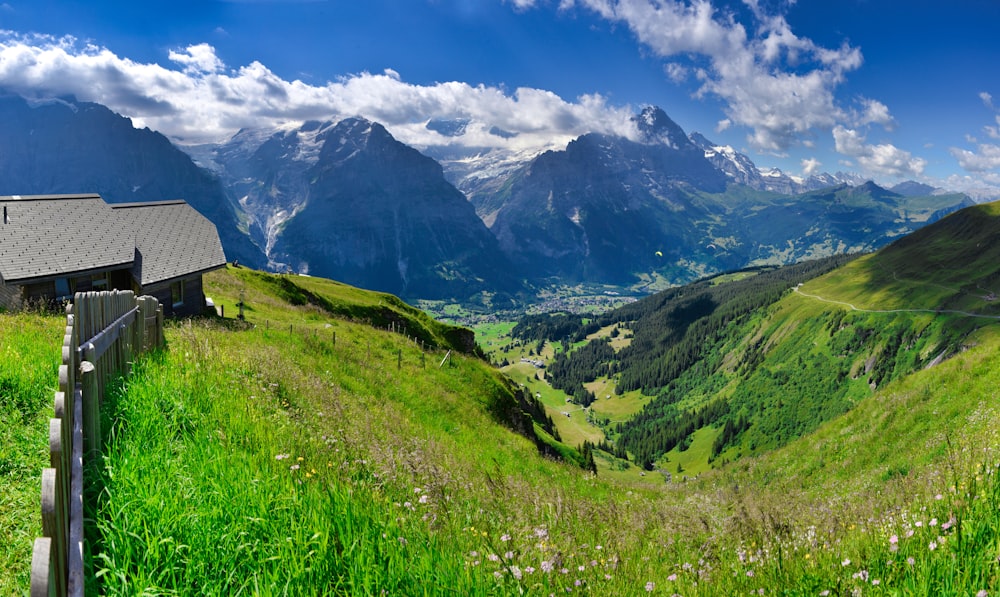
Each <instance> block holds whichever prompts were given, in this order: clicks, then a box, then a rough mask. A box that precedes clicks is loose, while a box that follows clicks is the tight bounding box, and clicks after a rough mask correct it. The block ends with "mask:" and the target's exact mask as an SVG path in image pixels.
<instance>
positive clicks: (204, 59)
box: [168, 44, 223, 74]
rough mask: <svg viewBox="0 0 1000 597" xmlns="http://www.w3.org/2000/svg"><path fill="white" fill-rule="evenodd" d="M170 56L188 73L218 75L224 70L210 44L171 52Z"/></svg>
mask: <svg viewBox="0 0 1000 597" xmlns="http://www.w3.org/2000/svg"><path fill="white" fill-rule="evenodd" d="M168 56H169V58H170V59H171V60H173V61H174V62H176V63H177V64H181V65H183V66H184V72H186V73H191V74H196V73H217V72H219V71H220V70H222V68H223V64H222V61H221V60H219V58H218V57H217V56H216V55H215V48H213V47H212V46H210V45H208V44H198V45H195V46H188V47H187V48H186V49H184V50H181V51H175V50H171V51H170V54H169V55H168Z"/></svg>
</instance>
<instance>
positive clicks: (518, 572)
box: [510, 566, 521, 580]
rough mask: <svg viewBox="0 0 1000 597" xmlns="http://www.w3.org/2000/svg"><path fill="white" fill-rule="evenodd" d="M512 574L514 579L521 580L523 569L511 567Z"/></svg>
mask: <svg viewBox="0 0 1000 597" xmlns="http://www.w3.org/2000/svg"><path fill="white" fill-rule="evenodd" d="M510 573H511V574H512V575H513V576H514V578H516V579H517V580H521V569H520V568H518V567H517V566H511V567H510Z"/></svg>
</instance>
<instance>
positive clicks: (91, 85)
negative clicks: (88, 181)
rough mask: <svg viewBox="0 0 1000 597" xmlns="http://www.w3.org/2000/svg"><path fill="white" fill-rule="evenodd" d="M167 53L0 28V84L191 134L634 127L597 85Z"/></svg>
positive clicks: (413, 139)
mask: <svg viewBox="0 0 1000 597" xmlns="http://www.w3.org/2000/svg"><path fill="white" fill-rule="evenodd" d="M168 58H169V60H170V61H171V62H172V63H173V64H168V66H163V65H160V64H143V63H138V62H134V61H132V60H129V59H128V58H123V57H120V56H117V55H115V54H114V53H113V52H111V51H109V50H108V49H106V48H102V47H98V46H95V45H93V44H86V43H81V42H79V41H78V40H76V39H74V38H72V37H62V38H55V37H50V36H40V35H31V36H23V35H17V34H13V33H10V32H8V33H0V86H2V87H4V88H6V89H8V90H10V91H14V92H18V93H22V94H24V95H27V96H44V95H50V96H51V95H74V96H76V97H77V98H78V99H80V100H83V101H94V102H98V103H101V104H104V105H106V106H108V107H110V108H112V109H113V110H115V111H117V112H120V113H121V114H124V115H126V116H129V117H131V118H132V119H133V122H134V123H135V124H136V125H137V126H140V127H141V126H149V127H150V128H153V129H155V130H158V131H161V132H163V133H164V134H166V135H168V136H171V137H173V138H175V139H178V140H181V141H184V142H192V143H193V142H208V141H220V140H224V139H226V138H228V137H229V136H231V135H232V134H233V133H235V132H236V131H237V130H239V129H240V128H244V127H263V126H280V125H283V124H286V123H289V122H295V121H302V120H307V119H317V120H325V119H334V120H336V119H340V118H343V117H347V116H357V115H360V116H364V117H366V118H369V119H372V120H376V121H378V122H380V123H382V124H383V125H385V126H386V127H387V128H388V129H389V130H390V131H391V132H392V133H393V135H395V136H396V137H397V138H399V139H400V140H401V141H403V142H405V143H409V144H411V145H415V146H417V147H421V146H428V145H436V144H446V143H454V142H461V143H465V144H472V145H477V146H482V147H494V146H504V147H507V148H510V149H515V150H519V149H530V148H536V149H541V148H548V147H553V146H558V145H559V144H562V145H565V143H566V142H568V141H569V140H571V139H572V138H574V137H576V136H579V135H581V134H584V133H587V132H591V131H596V132H604V133H612V134H622V135H626V136H632V135H634V134H635V129H634V125H633V124H632V122H631V116H632V110H631V109H630V108H628V107H624V108H621V107H614V106H611V105H609V104H608V103H607V101H606V100H605V99H604V98H603V97H602V96H600V95H584V96H581V97H579V98H576V99H575V100H574V101H566V100H564V99H562V98H560V97H559V96H557V95H555V94H553V93H551V92H549V91H545V90H539V89H531V88H519V89H516V90H514V91H513V92H508V91H506V90H503V89H500V88H497V87H490V86H485V85H470V84H468V83H462V82H444V83H437V84H434V85H414V84H410V83H407V82H405V81H404V80H403V78H402V76H401V75H400V73H398V72H396V71H394V70H391V69H387V70H386V71H385V72H383V73H377V74H372V73H360V74H353V75H348V76H344V77H342V78H340V79H338V80H336V81H331V82H327V83H324V84H321V85H311V84H307V83H304V82H302V81H300V80H295V81H287V80H284V79H282V78H281V77H279V76H278V75H276V74H275V73H274V72H272V71H271V70H269V69H268V68H267V67H266V66H265V65H263V64H261V63H260V62H256V61H255V62H252V63H250V64H248V65H245V66H240V67H237V68H229V67H227V66H226V65H225V64H223V62H222V61H221V60H220V59H219V58H218V56H217V55H216V53H215V49H214V48H213V47H212V46H211V45H209V44H198V45H193V46H189V47H187V48H183V49H176V50H173V51H171V52H169V54H168ZM440 118H461V119H467V120H469V121H470V126H469V127H467V134H466V135H465V136H464V137H463V138H462V139H460V140H458V141H456V140H455V139H446V138H444V137H442V136H441V135H440V134H438V133H436V132H434V131H431V130H429V129H427V128H426V126H425V125H426V123H427V122H428V121H429V120H431V119H440ZM491 129H493V130H496V129H502V130H504V131H508V132H509V133H510V134H509V135H506V136H498V135H495V134H491V133H490V132H489V131H490V130H491Z"/></svg>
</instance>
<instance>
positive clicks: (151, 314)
mask: <svg viewBox="0 0 1000 597" xmlns="http://www.w3.org/2000/svg"><path fill="white" fill-rule="evenodd" d="M162 344H163V308H162V307H161V306H160V305H159V303H158V301H157V300H156V299H155V298H153V297H151V296H141V297H136V296H135V295H134V293H132V292H131V291H117V290H115V291H109V292H78V293H77V294H76V296H75V297H74V299H73V304H71V305H69V306H67V307H66V330H65V334H64V336H63V345H62V365H60V367H59V389H58V391H56V393H55V398H54V405H55V417H54V418H53V419H50V420H49V468H46V469H44V470H43V471H42V496H41V502H42V535H43V536H42V537H39V538H37V539H35V545H34V551H33V553H32V557H31V596H32V597H44V596H57V597H63V596H65V595H72V596H82V595H83V589H84V580H83V462H84V459H87V460H88V461H89V460H91V459H94V458H100V451H101V426H100V425H101V419H100V411H101V403H102V402H103V400H104V388H105V386H106V385H107V384H108V382H110V381H111V380H112V379H113V378H115V377H117V376H120V375H127V374H128V373H129V371H130V368H131V362H132V359H133V358H134V357H135V355H136V354H137V353H140V352H143V351H146V350H149V349H151V348H154V347H156V346H160V345H162Z"/></svg>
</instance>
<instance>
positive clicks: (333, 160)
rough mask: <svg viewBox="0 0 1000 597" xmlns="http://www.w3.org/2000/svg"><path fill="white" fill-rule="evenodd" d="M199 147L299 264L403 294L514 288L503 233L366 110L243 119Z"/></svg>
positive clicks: (268, 247)
mask: <svg viewBox="0 0 1000 597" xmlns="http://www.w3.org/2000/svg"><path fill="white" fill-rule="evenodd" d="M197 153H198V159H199V161H200V162H201V163H203V164H205V165H206V166H207V167H209V168H211V169H212V170H213V171H215V172H216V173H218V175H219V176H220V177H221V178H222V180H223V181H224V182H225V184H226V185H227V186H228V187H229V188H230V190H231V192H232V194H233V195H234V196H235V197H237V198H238V202H239V205H240V207H241V208H242V209H243V211H244V214H245V217H246V219H247V221H248V222H249V229H250V233H251V235H252V236H253V238H254V239H255V240H256V241H257V243H258V244H259V245H260V246H262V247H264V248H265V251H266V253H267V257H268V259H269V262H270V267H271V268H272V269H279V270H283V269H291V270H294V271H297V272H300V273H309V274H313V275H319V276H324V277H329V278H333V279H336V280H340V281H343V282H347V283H349V284H354V285H357V286H363V287H366V288H373V289H377V290H383V291H386V292H393V293H395V294H398V295H401V296H405V297H421V298H446V297H454V296H461V297H467V296H470V295H472V294H474V293H475V292H478V291H481V290H485V289H491V290H500V291H507V290H517V282H516V279H515V278H514V276H513V275H512V273H511V268H510V267H509V264H508V263H507V262H506V260H505V258H504V256H503V254H502V253H501V252H500V251H499V249H498V246H497V243H496V239H495V238H494V237H493V236H492V235H491V234H490V232H489V231H488V230H487V229H486V226H485V225H484V224H483V222H482V221H481V220H480V219H479V218H478V217H477V216H476V214H475V211H474V209H473V208H472V206H471V204H470V203H469V202H468V201H466V199H465V197H464V196H463V195H462V193H461V192H459V191H458V190H457V189H456V188H455V187H454V186H452V185H451V184H449V183H448V182H447V180H445V178H444V175H443V172H442V169H441V166H440V165H439V164H437V163H436V162H435V161H434V160H432V159H431V158H429V157H427V156H425V155H422V154H421V153H419V152H418V151H416V150H415V149H413V148H411V147H409V146H407V145H404V144H402V143H400V142H399V141H397V140H396V139H395V138H393V137H392V135H391V134H389V132H388V131H386V130H385V128H384V127H382V125H380V124H378V123H375V122H371V121H369V120H366V119H363V118H348V119H344V120H341V121H339V122H336V123H333V122H306V123H304V124H302V125H301V126H298V127H286V128H282V129H278V130H270V131H259V130H257V131H251V130H244V131H240V132H239V133H237V134H236V135H235V136H234V137H233V138H232V139H230V140H229V141H228V142H226V143H224V144H222V145H220V146H218V147H215V148H214V149H211V150H209V149H207V148H200V149H199V150H198V152H197Z"/></svg>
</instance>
